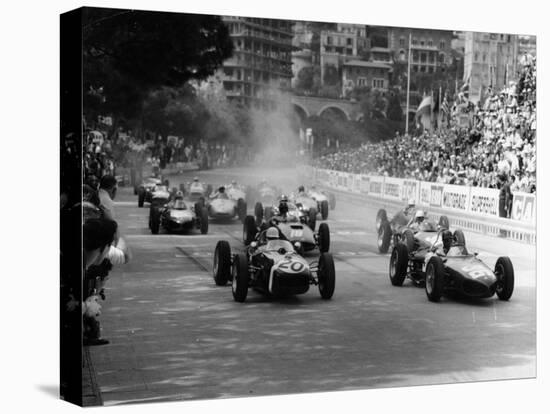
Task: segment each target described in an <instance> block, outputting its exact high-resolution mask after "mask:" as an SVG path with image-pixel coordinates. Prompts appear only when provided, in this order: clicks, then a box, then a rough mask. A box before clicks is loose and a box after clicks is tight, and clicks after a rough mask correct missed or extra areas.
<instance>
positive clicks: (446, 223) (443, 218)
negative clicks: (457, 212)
mask: <svg viewBox="0 0 550 414" xmlns="http://www.w3.org/2000/svg"><path fill="white" fill-rule="evenodd" d="M439 225H440V226H441V228H444V229H446V230H449V218H448V217H447V216H441V217H439Z"/></svg>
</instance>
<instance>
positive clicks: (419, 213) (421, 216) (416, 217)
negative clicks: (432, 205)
mask: <svg viewBox="0 0 550 414" xmlns="http://www.w3.org/2000/svg"><path fill="white" fill-rule="evenodd" d="M425 218H426V215H425V214H424V210H418V211H417V212H416V213H415V214H414V220H415V221H423V220H424V219H425Z"/></svg>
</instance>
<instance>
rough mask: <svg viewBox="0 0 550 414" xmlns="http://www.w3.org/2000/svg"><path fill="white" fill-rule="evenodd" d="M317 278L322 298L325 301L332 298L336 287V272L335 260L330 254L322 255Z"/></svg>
mask: <svg viewBox="0 0 550 414" xmlns="http://www.w3.org/2000/svg"><path fill="white" fill-rule="evenodd" d="M317 278H318V282H319V293H320V294H321V297H322V298H323V299H330V298H332V295H334V288H335V285H336V270H335V268H334V259H333V258H332V255H331V254H330V253H321V257H319V267H318V270H317Z"/></svg>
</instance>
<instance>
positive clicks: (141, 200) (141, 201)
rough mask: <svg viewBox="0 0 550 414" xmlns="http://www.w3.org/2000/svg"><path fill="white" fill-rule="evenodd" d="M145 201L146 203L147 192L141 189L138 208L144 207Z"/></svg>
mask: <svg viewBox="0 0 550 414" xmlns="http://www.w3.org/2000/svg"><path fill="white" fill-rule="evenodd" d="M144 201H145V190H144V189H143V188H140V189H139V190H138V207H143V203H144Z"/></svg>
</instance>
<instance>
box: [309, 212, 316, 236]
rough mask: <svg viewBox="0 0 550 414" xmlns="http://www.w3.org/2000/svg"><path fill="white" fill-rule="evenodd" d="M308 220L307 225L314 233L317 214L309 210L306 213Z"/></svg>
mask: <svg viewBox="0 0 550 414" xmlns="http://www.w3.org/2000/svg"><path fill="white" fill-rule="evenodd" d="M308 215H309V218H308V223H307V225H308V226H309V228H310V229H311V230H312V231H315V225H316V224H317V212H316V211H315V209H314V208H310V209H309V212H308Z"/></svg>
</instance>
